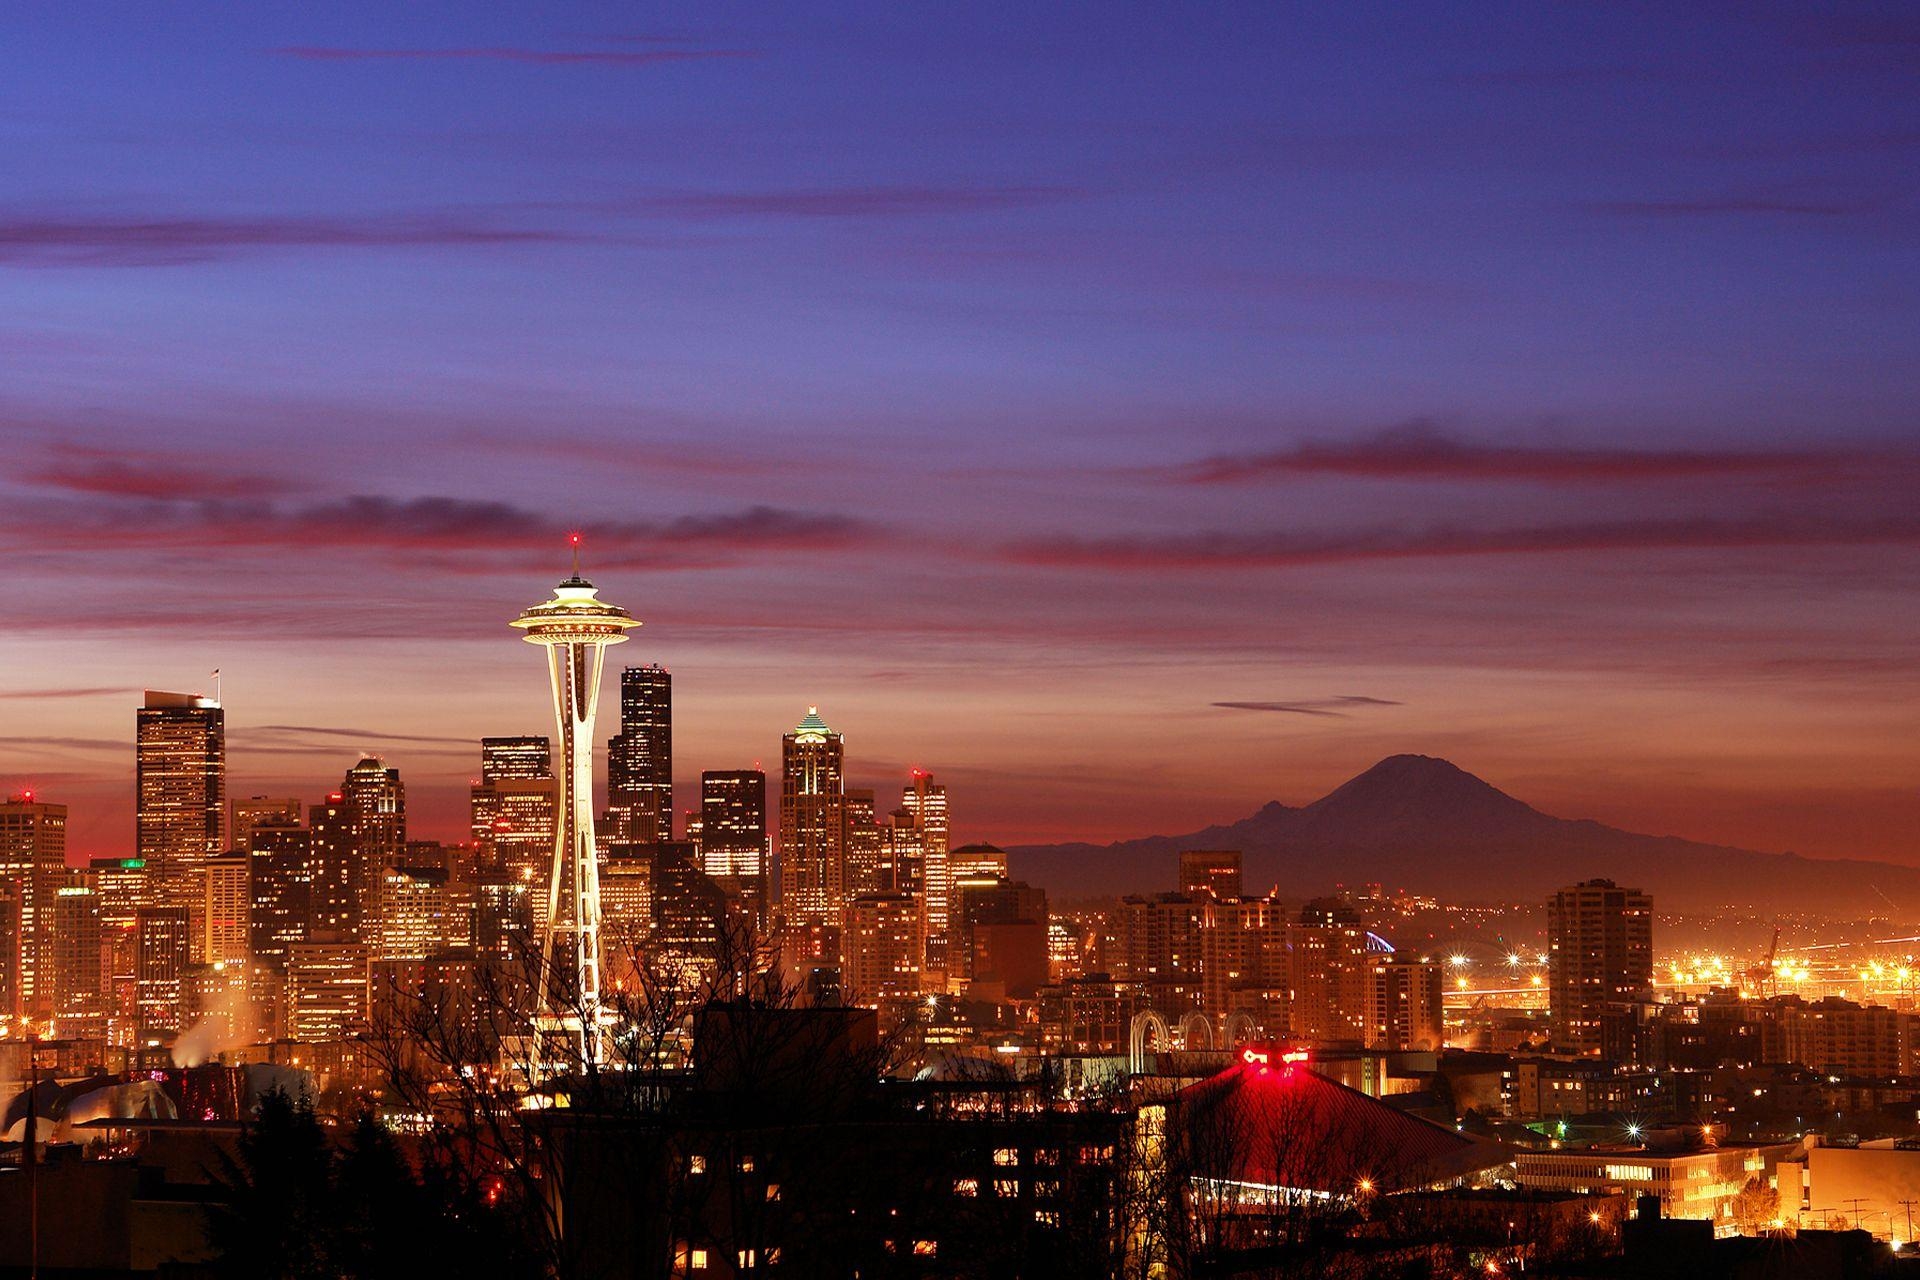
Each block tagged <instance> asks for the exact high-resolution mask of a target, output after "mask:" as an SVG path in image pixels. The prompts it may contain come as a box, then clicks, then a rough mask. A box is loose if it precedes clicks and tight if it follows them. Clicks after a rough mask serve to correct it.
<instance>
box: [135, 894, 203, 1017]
mask: <svg viewBox="0 0 1920 1280" xmlns="http://www.w3.org/2000/svg"><path fill="white" fill-rule="evenodd" d="M190 929H191V925H190V920H189V915H188V912H187V909H186V908H185V907H142V908H140V910H139V911H138V912H136V913H135V915H134V967H133V978H134V985H135V990H136V1002H137V1004H136V1007H137V1013H138V1017H139V1022H140V1026H141V1027H142V1028H144V1029H147V1030H152V1031H179V1030H182V1029H183V1028H184V1027H185V1025H186V1016H185V1015H186V977H187V966H188V964H189V956H190V953H191V947H192V938H191V934H190Z"/></svg>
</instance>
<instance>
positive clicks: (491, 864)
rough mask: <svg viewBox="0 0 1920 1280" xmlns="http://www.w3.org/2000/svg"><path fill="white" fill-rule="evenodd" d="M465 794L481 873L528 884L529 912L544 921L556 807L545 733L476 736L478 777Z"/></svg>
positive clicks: (489, 877)
mask: <svg viewBox="0 0 1920 1280" xmlns="http://www.w3.org/2000/svg"><path fill="white" fill-rule="evenodd" d="M469 800H470V802H471V805H472V810H471V817H472V822H471V830H472V833H473V842H474V860H475V863H476V865H477V867H478V870H479V872H480V873H481V877H482V879H484V880H485V881H487V882H488V883H519V884H523V885H526V886H529V887H530V888H531V890H532V891H531V892H530V894H529V895H528V897H527V901H528V902H529V903H531V904H532V910H533V917H534V919H535V921H536V922H537V923H544V921H545V918H546V910H547V899H546V887H547V884H546V881H547V872H548V871H549V870H550V869H551V867H552V865H553V845H554V815H555V812H556V793H555V788H554V779H553V753H552V750H551V748H550V746H549V745H548V741H547V739H546V738H544V737H541V738H483V739H481V741H480V781H479V782H477V783H475V784H474V787H473V790H472V792H471V793H470V795H469Z"/></svg>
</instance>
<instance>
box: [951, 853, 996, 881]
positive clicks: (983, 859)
mask: <svg viewBox="0 0 1920 1280" xmlns="http://www.w3.org/2000/svg"><path fill="white" fill-rule="evenodd" d="M947 872H948V874H949V875H951V876H952V877H953V880H954V883H956V884H958V883H959V882H960V881H961V880H962V879H964V878H966V877H968V876H982V875H986V876H999V877H1000V878H1002V879H1005V878H1006V877H1007V851H1006V850H1005V849H1002V848H1000V847H999V846H997V845H991V844H963V845H961V846H960V847H959V848H958V849H955V850H953V851H952V852H950V853H948V854H947Z"/></svg>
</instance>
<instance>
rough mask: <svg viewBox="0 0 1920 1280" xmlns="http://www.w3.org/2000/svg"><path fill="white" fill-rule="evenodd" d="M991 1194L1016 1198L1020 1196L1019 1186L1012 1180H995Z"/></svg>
mask: <svg viewBox="0 0 1920 1280" xmlns="http://www.w3.org/2000/svg"><path fill="white" fill-rule="evenodd" d="M993 1194H995V1195H997V1196H1005V1197H1013V1196H1017V1195H1019V1194H1020V1184H1019V1183H1018V1182H1016V1181H1015V1180H1014V1179H1012V1178H995V1179H994V1180H993Z"/></svg>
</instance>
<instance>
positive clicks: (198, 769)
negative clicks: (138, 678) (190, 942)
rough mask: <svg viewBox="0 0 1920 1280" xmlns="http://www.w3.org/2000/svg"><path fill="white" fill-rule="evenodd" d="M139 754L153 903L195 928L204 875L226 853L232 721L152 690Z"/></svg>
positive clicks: (139, 824) (196, 699) (205, 706)
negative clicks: (178, 911)
mask: <svg viewBox="0 0 1920 1280" xmlns="http://www.w3.org/2000/svg"><path fill="white" fill-rule="evenodd" d="M135 752H136V754H135V765H134V791H135V803H136V810H135V816H134V822H135V835H136V844H137V846H138V852H139V855H140V857H141V858H142V859H143V860H145V862H146V864H147V874H148V876H149V877H150V884H151V891H152V893H153V898H154V901H155V903H156V904H158V905H160V906H169V907H183V908H185V909H186V910H187V912H188V915H189V916H190V917H192V918H193V920H194V924H195V925H196V926H197V924H198V916H199V913H200V907H201V902H202V899H201V893H200V889H201V879H200V868H201V867H202V866H203V865H204V864H205V863H206V861H207V859H208V858H211V857H213V856H214V855H215V854H217V853H220V852H222V851H224V850H225V849H226V832H225V826H226V822H225V819H226V808H227V713H226V711H225V710H223V709H222V708H221V706H220V704H219V703H218V702H215V701H214V700H213V699H211V698H203V697H201V696H200V695H199V694H194V693H163V692H160V691H158V690H153V689H149V690H147V695H146V704H145V705H144V706H142V707H141V708H140V710H139V712H138V714H137V717H136V724H135ZM192 936H193V933H192V931H191V930H190V933H189V937H192ZM195 958H196V959H198V957H197V956H196V957H195Z"/></svg>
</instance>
